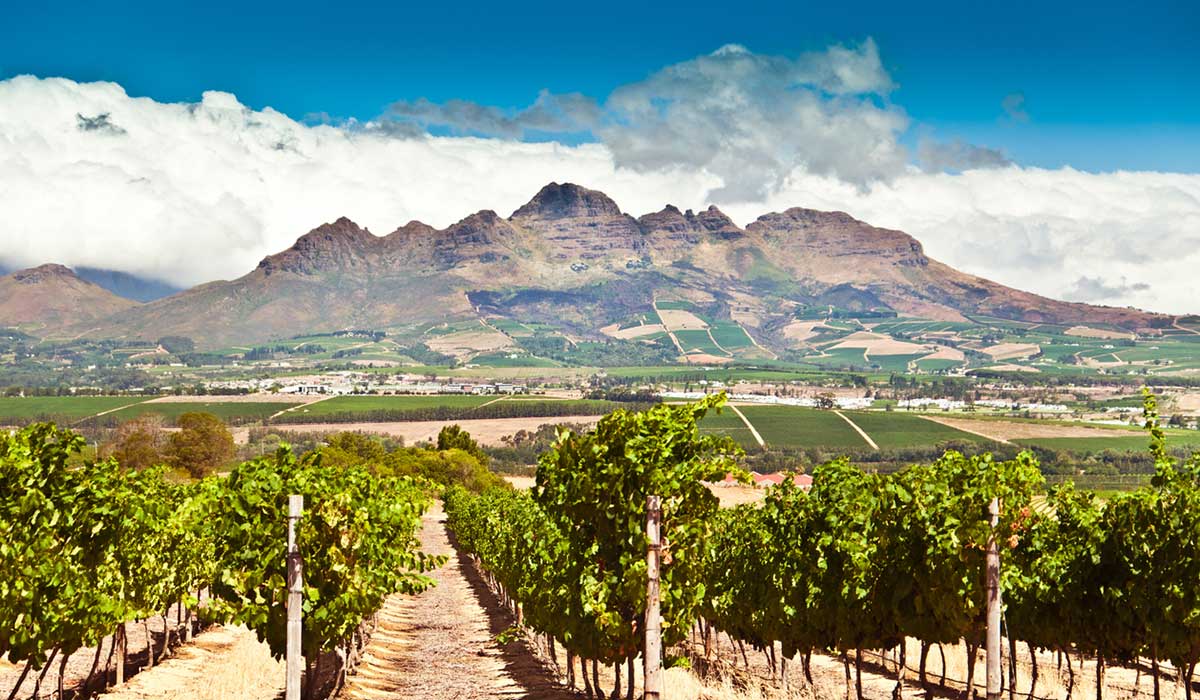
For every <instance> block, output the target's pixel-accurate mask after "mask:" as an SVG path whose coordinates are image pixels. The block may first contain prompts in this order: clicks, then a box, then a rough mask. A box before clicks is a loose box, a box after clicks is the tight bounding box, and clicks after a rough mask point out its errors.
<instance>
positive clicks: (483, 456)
mask: <svg viewBox="0 0 1200 700" xmlns="http://www.w3.org/2000/svg"><path fill="white" fill-rule="evenodd" d="M437 448H438V450H439V451H440V450H462V451H463V452H466V453H468V454H471V455H474V456H475V458H476V459H478V460H479V462H480V464H482V465H484V466H487V463H488V456H487V453H486V452H484V451H483V450H482V449H481V448H480V447H479V443H477V442H475V438H473V437H471V434H470V433H468V432H467V431H465V430H463V429H462V428H461V427H460V426H458V425H457V424H455V425H447V426H446V427H444V428H442V430H441V432H439V433H438V438H437Z"/></svg>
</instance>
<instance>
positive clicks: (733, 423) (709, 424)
mask: <svg viewBox="0 0 1200 700" xmlns="http://www.w3.org/2000/svg"><path fill="white" fill-rule="evenodd" d="M700 430H701V431H702V432H704V433H709V434H714V435H726V436H728V437H731V438H733V439H734V440H736V441H737V442H738V444H740V445H741V446H742V447H747V448H752V447H757V446H758V442H757V441H756V440H755V439H754V435H753V434H751V432H750V429H749V428H747V427H746V424H745V423H743V422H742V419H741V418H738V416H737V414H736V413H734V412H733V411H731V410H729V409H728V408H725V409H722V410H721V413H720V414H718V413H715V412H713V413H709V414H708V415H706V416H704V420H702V421H700Z"/></svg>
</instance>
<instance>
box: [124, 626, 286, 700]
mask: <svg viewBox="0 0 1200 700" xmlns="http://www.w3.org/2000/svg"><path fill="white" fill-rule="evenodd" d="M284 676H285V674H284V669H283V662H282V661H276V660H275V659H272V658H271V652H270V650H269V649H268V648H267V645H266V644H264V643H262V642H260V641H258V639H257V638H255V636H254V633H253V632H251V631H250V630H248V629H246V628H245V627H216V628H214V629H211V630H209V631H207V632H205V633H204V634H201V635H198V636H197V637H196V639H195V641H194V642H192V643H191V644H187V645H184V646H182V647H180V648H179V650H178V651H177V653H176V655H175V656H173V657H171V658H169V659H167V660H166V661H164V662H162V664H160V665H158V666H155V667H154V668H152V669H148V670H146V671H145V672H143V673H139V674H138V675H136V676H134V677H133V679H132V680H130V681H129V682H128V683H126V684H125V685H123V686H121V687H120V688H115V689H113V690H112V692H109V693H106V694H105V695H102V696H101V697H103V698H108V699H109V700H141V699H142V698H154V699H155V700H175V699H176V698H179V699H180V700H182V699H183V698H189V699H192V698H194V699H195V700H226V699H228V700H252V699H253V700H257V699H258V698H271V697H275V696H276V695H279V694H280V693H282V692H283V686H284Z"/></svg>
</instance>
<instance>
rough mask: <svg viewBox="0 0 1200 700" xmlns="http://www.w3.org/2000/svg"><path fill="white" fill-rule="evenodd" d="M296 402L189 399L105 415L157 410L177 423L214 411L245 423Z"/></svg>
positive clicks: (127, 415) (113, 416) (121, 417)
mask: <svg viewBox="0 0 1200 700" xmlns="http://www.w3.org/2000/svg"><path fill="white" fill-rule="evenodd" d="M295 405H296V404H294V403H284V402H253V403H251V402H247V401H203V400H197V401H187V402H174V401H171V402H163V403H140V404H138V405H136V406H131V407H129V408H124V409H121V410H120V411H115V412H113V413H110V414H108V415H106V416H104V418H111V419H113V420H131V419H133V418H137V417H138V416H141V415H145V414H147V413H156V414H158V415H160V416H162V417H163V418H165V419H167V421H168V422H174V421H175V419H176V418H178V417H179V416H181V415H183V414H184V413H211V414H213V415H214V416H216V417H218V418H220V419H221V420H223V421H225V422H227V423H234V424H237V423H246V422H252V421H260V420H265V419H267V418H269V417H271V416H272V415H274V414H276V413H278V412H280V411H282V410H284V409H286V408H289V407H291V406H295Z"/></svg>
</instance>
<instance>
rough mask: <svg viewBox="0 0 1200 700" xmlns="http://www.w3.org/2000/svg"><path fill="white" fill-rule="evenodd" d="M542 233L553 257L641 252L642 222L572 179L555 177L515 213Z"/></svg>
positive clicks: (529, 227)
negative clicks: (558, 181) (565, 181)
mask: <svg viewBox="0 0 1200 700" xmlns="http://www.w3.org/2000/svg"><path fill="white" fill-rule="evenodd" d="M509 221H511V222H512V223H513V224H514V225H516V226H518V227H521V228H523V229H526V230H528V231H530V232H532V233H534V234H536V235H537V236H538V237H540V238H541V239H542V240H543V241H544V242H545V246H546V254H547V258H548V259H549V260H550V261H552V262H567V261H571V260H579V261H583V262H584V263H585V264H586V263H588V262H589V261H592V262H594V261H598V260H601V259H605V258H612V259H616V260H618V261H621V260H622V259H635V258H640V257H641V256H642V255H643V254H644V253H645V251H646V244H645V240H644V236H643V235H642V230H641V228H639V227H638V224H637V221H636V220H634V218H633V217H632V216H629V215H627V214H622V213H621V209H620V208H619V207H618V206H617V203H616V202H614V201H612V199H610V198H609V197H608V195H606V194H604V193H602V192H597V191H596V190H589V189H586V188H583V187H580V186H579V185H572V184H570V183H565V184H562V185H560V184H558V183H554V182H552V183H550V184H549V185H546V186H545V187H543V188H542V189H541V191H540V192H538V193H537V194H536V195H535V196H534V198H533V199H531V200H530V201H529V203H528V204H526V205H525V206H523V207H521V208H520V209H518V210H516V211H515V212H513V215H512V216H511V217H509Z"/></svg>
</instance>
